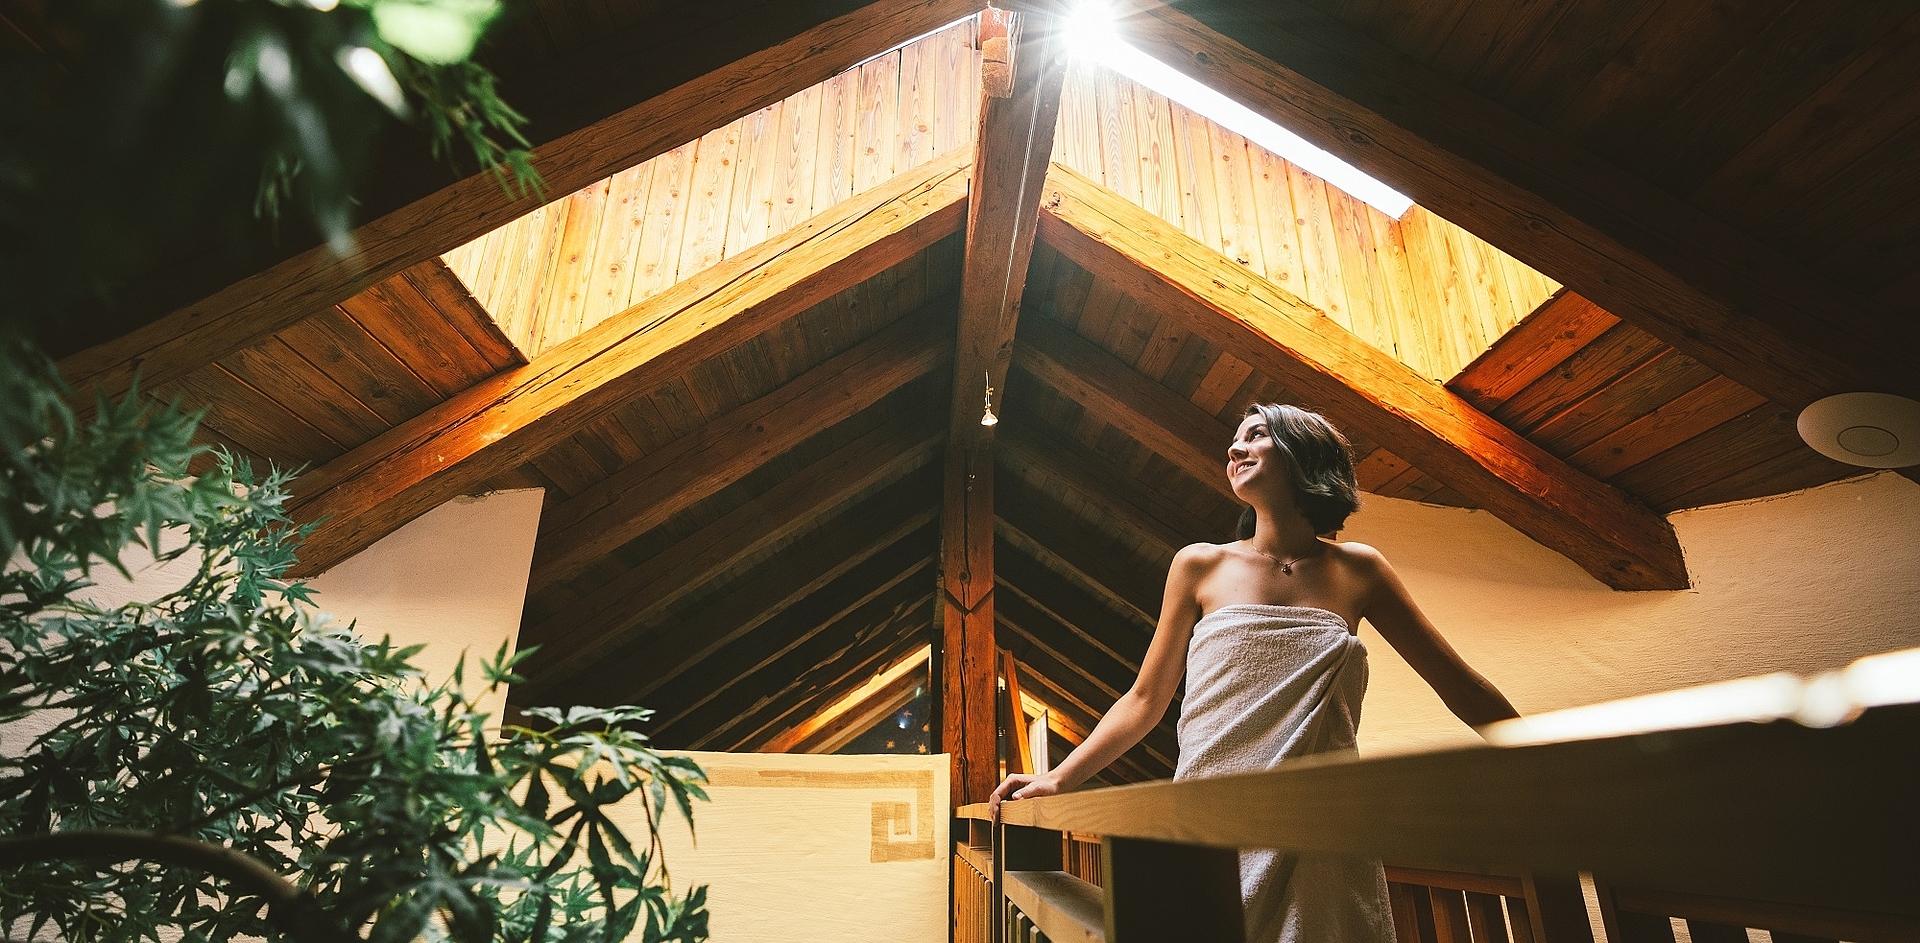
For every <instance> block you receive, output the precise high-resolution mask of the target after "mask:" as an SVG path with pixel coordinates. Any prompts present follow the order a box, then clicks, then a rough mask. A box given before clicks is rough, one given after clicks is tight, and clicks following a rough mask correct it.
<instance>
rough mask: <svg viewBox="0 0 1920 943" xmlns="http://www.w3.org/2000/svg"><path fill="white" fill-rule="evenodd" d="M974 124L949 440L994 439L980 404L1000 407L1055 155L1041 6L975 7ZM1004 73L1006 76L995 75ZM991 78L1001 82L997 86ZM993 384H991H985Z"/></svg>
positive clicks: (1051, 60) (1052, 82) (1054, 73)
mask: <svg viewBox="0 0 1920 943" xmlns="http://www.w3.org/2000/svg"><path fill="white" fill-rule="evenodd" d="M980 23H981V37H982V46H981V52H982V56H983V59H982V62H983V66H982V75H981V98H980V127H979V131H978V132H977V134H976V136H975V138H974V157H973V160H974V165H973V166H974V173H973V180H972V192H971V193H970V194H969V195H968V204H967V254H966V259H965V262H964V263H963V264H964V268H963V269H962V272H961V277H960V318H959V335H958V336H959V344H958V346H957V347H956V348H955V355H954V377H955V380H954V384H953V408H952V410H951V412H950V414H949V419H948V427H949V428H950V429H951V430H952V436H953V438H952V441H953V443H954V444H955V445H956V446H959V447H965V448H981V447H985V446H987V445H989V444H991V443H992V441H993V429H992V427H991V426H990V425H983V424H982V423H981V418H982V416H981V413H982V409H983V407H988V406H989V403H990V404H991V405H990V408H991V409H992V410H995V411H997V410H998V409H999V408H1000V400H999V396H1000V395H1001V393H1002V392H1004V391H1005V390H1006V386H1007V366H1008V364H1009V363H1011V362H1012V358H1013V329H1014V325H1015V323H1017V322H1018V321H1019V319H1020V296H1021V292H1022V291H1023V290H1024V289H1025V288H1026V284H1027V262H1028V260H1030V259H1031V258H1032V257H1033V235H1034V232H1035V230H1036V228H1037V226H1038V224H1039V212H1040V194H1041V192H1042V190H1043V189H1044V187H1045V184H1046V179H1047V164H1048V162H1049V161H1050V160H1051V159H1052V156H1053V129H1054V125H1055V123H1056V118H1057V116H1058V115H1059V113H1060V88H1061V86H1062V85H1063V84H1065V82H1066V75H1067V63H1066V56H1065V55H1064V52H1065V50H1064V48H1063V44H1062V43H1061V42H1060V37H1059V36H1058V35H1057V30H1056V22H1055V19H1054V18H1053V17H1050V16H1047V15H1045V14H1033V13H1028V14H1021V15H1019V16H1017V17H1016V16H1014V15H1013V14H1010V13H1007V12H1006V11H1004V10H995V9H993V8H991V7H990V8H988V9H987V10H986V11H985V12H983V13H982V14H981V15H980ZM996 76H1004V79H996ZM996 84H1001V85H1002V87H1000V88H996ZM989 388H991V389H992V391H993V392H991V393H989V392H988V389H989Z"/></svg>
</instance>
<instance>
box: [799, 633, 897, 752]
mask: <svg viewBox="0 0 1920 943" xmlns="http://www.w3.org/2000/svg"><path fill="white" fill-rule="evenodd" d="M929 654H930V650H929V649H928V647H927V646H924V645H922V646H919V647H917V648H915V649H914V650H913V651H912V652H911V653H910V654H908V655H907V656H906V657H904V658H902V657H898V656H894V655H893V654H892V653H891V652H889V653H888V656H887V657H885V658H884V661H885V662H890V663H891V664H887V665H886V667H885V668H883V669H882V670H881V671H879V672H875V673H873V675H872V676H871V677H866V678H864V679H863V678H862V677H861V675H862V674H864V672H862V673H855V674H853V675H850V676H848V677H847V678H845V679H843V680H844V681H858V682H859V686H858V687H856V688H854V689H853V690H851V691H848V692H847V693H845V694H843V695H841V696H840V697H836V698H834V699H833V701H832V702H831V703H828V704H827V705H825V707H824V708H822V710H821V712H820V713H817V714H815V715H814V716H812V717H811V718H809V719H808V720H807V722H806V724H805V725H803V726H802V727H800V728H797V729H796V730H795V731H793V732H794V733H795V734H798V735H799V736H795V737H792V738H791V739H790V740H789V738H788V737H787V736H785V735H783V736H782V737H780V738H779V740H778V741H773V742H769V743H768V745H767V746H768V749H767V750H766V752H769V753H833V752H836V751H837V750H839V749H840V748H842V747H844V746H846V745H847V743H848V742H850V741H852V740H853V739H854V738H856V737H859V736H860V735H862V734H864V733H866V732H867V731H869V730H872V729H873V728H874V727H875V726H876V725H877V724H879V723H880V722H881V721H883V720H885V719H886V718H887V717H888V716H890V715H892V714H895V713H898V712H899V711H900V710H901V709H903V708H905V707H906V706H907V705H908V704H911V703H912V702H913V698H914V695H915V693H916V692H919V691H921V690H922V689H923V688H924V687H925V686H926V683H927V658H928V655H929ZM776 748H778V749H776Z"/></svg>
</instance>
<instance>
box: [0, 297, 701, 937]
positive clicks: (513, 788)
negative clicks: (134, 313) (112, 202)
mask: <svg viewBox="0 0 1920 943" xmlns="http://www.w3.org/2000/svg"><path fill="white" fill-rule="evenodd" d="M0 333H4V332H0ZM8 343H9V344H10V345H11V346H10V347H9V348H8V349H7V350H6V351H4V352H0V353H4V355H5V356H4V357H0V360H5V361H7V363H6V364H5V366H6V367H7V369H5V370H4V371H0V446H3V447H4V449H5V465H4V467H3V468H0V511H3V514H0V556H4V558H5V560H6V563H5V567H4V570H0V933H6V934H7V935H9V936H11V935H13V934H14V933H17V932H22V931H24V932H26V933H27V935H29V936H36V937H37V936H38V935H39V934H40V933H41V931H42V930H43V929H44V928H45V927H48V926H51V927H54V928H57V929H58V931H59V933H60V934H61V936H62V937H63V938H64V939H68V940H73V941H76V943H87V941H114V943H118V941H123V940H125V941H136V940H152V941H155V943H158V941H159V940H161V939H163V938H164V937H163V930H164V929H165V928H175V929H177V930H179V931H182V932H184V934H185V938H186V939H187V940H190V941H202V940H204V941H226V940H231V939H235V938H236V937H264V938H268V939H279V938H283V937H291V938H294V939H299V940H302V941H309V940H310V941H315V943H320V941H327V943H337V941H344V940H350V939H354V940H357V939H364V940H367V941H369V943H407V941H411V940H414V939H418V938H421V937H423V936H424V937H425V938H428V939H451V940H456V941H460V943H491V941H502V943H521V941H528V943H533V941H546V940H553V941H562V943H575V941H579V943H585V941H589V940H616V939H627V938H629V937H630V936H633V935H637V938H638V939H642V940H648V941H653V940H673V941H686V943H692V941H698V940H704V939H706V935H707V932H706V913H705V906H704V904H705V889H704V888H693V889H690V890H688V891H686V892H685V893H680V894H676V893H675V892H674V891H673V890H672V888H671V886H670V882H669V881H668V875H667V871H666V867H665V862H664V860H663V858H662V855H661V847H660V843H659V827H660V826H661V825H662V823H663V821H664V818H665V817H666V816H669V815H680V816H685V817H686V818H687V820H688V822H689V823H691V821H692V806H691V804H692V800H694V799H702V798H704V797H705V794H704V793H703V791H702V790H701V786H700V784H701V783H702V782H703V781H704V777H703V774H702V773H701V772H700V770H699V768H698V767H697V766H696V765H694V764H693V763H692V762H691V761H689V760H687V759H684V758H679V757H672V756H664V755H662V754H659V753H657V752H655V751H653V750H652V749H650V748H649V747H648V745H647V741H646V738H645V737H644V736H642V735H640V734H638V733H635V732H633V728H634V726H635V725H636V724H638V723H639V722H641V721H643V720H644V719H645V718H646V715H647V712H646V711H644V710H640V709H638V708H614V709H605V710H601V709H589V708H573V709H569V710H565V711H560V710H535V711H530V712H529V713H530V714H532V715H533V716H534V717H536V718H537V719H538V720H540V721H541V722H542V724H541V726H540V727H538V728H537V729H536V728H534V727H530V726H517V725H509V726H506V727H504V728H503V729H501V730H500V731H499V732H498V734H497V735H489V733H488V732H487V730H486V726H487V723H488V718H487V717H486V716H485V715H484V714H482V713H480V712H479V711H478V710H477V709H476V708H475V706H474V698H472V697H470V696H469V695H468V694H467V693H465V692H464V691H463V681H464V678H463V677H461V675H462V674H463V673H464V672H456V677H455V678H454V680H453V681H451V682H449V683H447V684H444V685H440V686H438V687H432V688H427V687H425V686H424V685H422V684H421V683H420V678H419V673H418V672H417V671H416V670H415V669H413V668H412V667H411V666H410V665H409V663H408V659H409V657H410V656H411V655H412V654H413V653H414V652H415V651H416V649H413V648H396V647H394V646H393V645H391V644H390V643H388V642H386V641H382V642H378V643H370V642H367V641H363V640H361V639H360V638H358V637H357V636H355V635H354V634H353V632H352V631H351V629H350V628H338V627H334V626H331V625H329V624H327V623H326V622H324V621H323V620H320V619H317V618H316V617H313V616H311V615H309V614H308V611H307V610H306V609H305V608H303V607H302V606H301V605H300V603H302V602H303V601H305V600H306V598H307V593H306V590H305V588H304V587H303V586H302V585H301V584H299V583H297V582H289V581H287V580H286V579H284V578H283V574H284V573H285V571H286V569H287V567H288V566H289V564H290V563H291V562H292V561H293V557H294V553H295V551H296V549H297V546H298V542H299V539H300V536H301V529H300V528H299V527H296V526H294V525H293V524H292V523H291V521H290V520H289V518H288V517H287V515H286V513H285V511H284V508H283V502H284V501H285V497H286V491H285V486H286V483H287V479H286V477H285V476H284V475H281V474H278V473H272V474H267V475H265V476H260V477H256V476H254V475H253V474H252V473H251V472H250V470H249V469H247V468H246V467H245V466H244V465H240V464H238V463H235V462H234V461H232V460H230V459H227V458H225V457H219V458H218V459H217V461H214V462H213V463H212V464H211V467H208V468H204V469H202V470H201V471H200V474H198V475H197V476H194V477H189V476H188V475H187V471H188V464H189V462H190V461H192V460H194V459H195V457H196V454H197V452H196V450H195V448H194V447H192V446H191V445H190V444H189V443H190V442H191V438H192V433H193V426H194V418H193V417H192V416H188V415H183V414H181V413H180V412H178V411H177V410H174V409H164V408H163V409H143V408H141V407H139V406H138V405H136V399H135V397H131V396H130V397H128V399H127V400H126V401H124V402H122V403H118V404H114V403H102V404H100V406H99V407H98V408H97V409H96V410H95V413H94V416H93V418H92V419H90V420H88V421H86V422H84V423H83V422H80V421H78V420H76V418H75V416H74V414H73V413H72V412H71V411H70V410H69V408H68V407H67V405H66V404H65V402H64V401H63V399H62V396H61V390H60V389H59V386H58V384H57V382H55V380H54V378H53V368H52V366H51V364H49V363H47V362H46V361H45V359H44V358H42V357H39V356H38V355H37V354H35V353H34V352H33V351H32V349H31V348H30V347H29V346H28V345H26V344H25V343H24V342H20V341H17V340H16V341H9V342H8ZM140 554H150V555H152V556H154V557H157V558H161V559H166V560H171V561H174V562H175V564H176V565H177V566H181V567H182V569H183V570H185V571H186V572H187V574H188V575H187V576H186V577H185V578H184V582H183V583H182V585H180V586H179V587H178V588H177V589H174V590H172V591H170V592H167V593H165V594H164V595H162V596H160V598H157V599H152V600H147V601H142V602H136V603H129V604H125V605H104V604H100V603H97V602H93V601H90V599H89V595H88V590H89V586H90V578H91V577H92V576H93V575H94V574H95V573H96V572H103V571H107V570H118V571H121V572H125V570H126V566H127V561H128V560H129V559H131V558H134V557H137V556H138V555H140ZM517 660H518V657H517V656H510V655H508V654H507V652H506V651H505V649H502V650H501V651H500V652H499V653H498V654H496V655H495V656H494V657H493V658H492V659H490V660H488V661H487V662H486V663H485V664H484V665H482V666H481V673H482V675H483V676H484V682H485V685H486V686H487V687H489V688H493V687H497V686H498V685H502V684H508V683H511V682H512V681H513V680H515V679H514V677H513V667H514V663H515V662H516V661H517ZM622 801H634V802H638V803H640V804H641V805H642V806H644V808H645V809H646V813H647V820H648V822H649V826H650V827H649V833H650V834H649V835H648V836H646V840H644V841H638V842H635V841H633V840H630V839H629V838H628V837H627V836H625V835H624V834H622V832H621V830H620V829H619V828H618V827H616V826H615V825H614V823H613V822H612V821H610V820H609V819H608V818H607V815H606V810H607V809H608V808H609V807H610V806H613V805H614V804H616V803H619V802H622Z"/></svg>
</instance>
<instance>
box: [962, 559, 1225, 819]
mask: <svg viewBox="0 0 1920 943" xmlns="http://www.w3.org/2000/svg"><path fill="white" fill-rule="evenodd" d="M1205 549H1207V548H1206V547H1205V545H1204V544H1195V545H1194V546H1192V547H1188V548H1186V549H1184V550H1182V551H1180V552H1179V553H1177V554H1174V557H1173V566H1172V567H1170V568H1169V569H1168V571H1167V591H1166V595H1165V596H1164V597H1163V598H1162V600H1161V603H1160V623H1159V625H1158V626H1157V627H1155V629H1154V632H1153V642H1152V644H1150V645H1148V646H1147V654H1146V657H1145V658H1143V659H1141V661H1140V676H1139V677H1137V678H1135V679H1134V681H1133V687H1131V688H1129V689H1127V693H1125V694H1122V695H1120V699H1119V700H1117V701H1114V702H1113V708H1112V709H1110V710H1108V711H1107V713H1106V715H1105V716H1103V717H1101V718H1100V722H1099V723H1098V724H1095V725H1094V728H1093V731H1092V732H1091V733H1089V734H1087V739H1086V741H1085V742H1083V743H1081V744H1080V746H1078V747H1076V748H1075V749H1074V751H1073V753H1072V754H1070V755H1069V756H1068V757H1067V758H1066V760H1065V761H1064V762H1062V763H1061V764H1060V765H1059V767H1058V768H1056V769H1054V770H1053V771H1052V772H1048V773H1041V774H1039V775H1025V774H1016V775H1013V776H1008V777H1007V779H1006V782H1003V783H1001V784H1000V788H998V789H995V790H994V791H993V796H992V798H990V799H989V800H988V802H989V804H991V805H992V806H993V807H994V809H995V810H998V808H999V806H1000V800H1002V799H1007V798H1012V799H1032V798H1034V797H1035V796H1050V795H1053V794H1054V793H1058V792H1065V791H1067V790H1069V789H1072V788H1074V787H1076V786H1078V785H1080V784H1081V783H1083V782H1086V781H1087V780H1088V779H1090V778H1092V777H1093V775H1094V774H1095V773H1098V772H1100V771H1101V770H1103V769H1106V768H1107V765H1108V764H1110V763H1112V762H1113V761H1114V760H1117V759H1119V758H1120V755H1121V754H1123V753H1125V752H1127V751H1128V750H1130V749H1132V748H1133V745H1134V744H1136V743H1139V742H1140V738H1142V737H1145V736H1146V735H1147V733H1148V731H1151V730H1152V729H1153V727H1154V725H1155V724H1158V723H1159V722H1160V718H1162V717H1164V716H1166V713H1167V705H1168V704H1171V703H1172V702H1173V694H1174V692H1175V691H1177V690H1179V688H1180V679H1181V677H1182V676H1183V675H1184V674H1185V673H1186V670H1187V640H1188V639H1189V638H1190V637H1191V636H1192V635H1193V624H1194V623H1195V622H1197V621H1199V619H1200V604H1199V602H1197V601H1196V600H1195V598H1194V586H1195V584H1196V582H1197V579H1198V572H1199V568H1200V566H1201V565H1202V562H1201V559H1200V555H1201V554H1202V553H1203V552H1204V550H1205Z"/></svg>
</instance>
